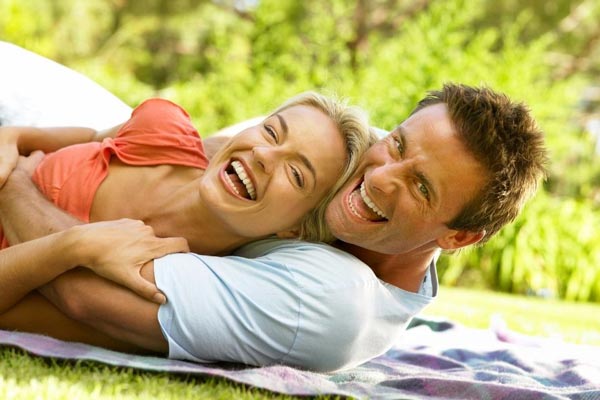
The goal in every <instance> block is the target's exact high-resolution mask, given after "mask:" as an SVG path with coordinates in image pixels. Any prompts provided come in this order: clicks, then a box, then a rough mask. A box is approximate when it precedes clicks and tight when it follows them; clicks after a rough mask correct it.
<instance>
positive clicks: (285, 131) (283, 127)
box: [275, 114, 289, 136]
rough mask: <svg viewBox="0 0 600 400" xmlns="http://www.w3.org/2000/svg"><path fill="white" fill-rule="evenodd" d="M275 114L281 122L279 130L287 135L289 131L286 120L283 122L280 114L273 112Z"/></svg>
mask: <svg viewBox="0 0 600 400" xmlns="http://www.w3.org/2000/svg"><path fill="white" fill-rule="evenodd" d="M275 116H276V117H277V119H278V120H279V123H280V124H281V130H282V131H283V133H284V134H285V135H286V136H287V135H288V133H289V130H288V125H287V122H285V119H284V118H283V117H282V116H281V115H280V114H275Z"/></svg>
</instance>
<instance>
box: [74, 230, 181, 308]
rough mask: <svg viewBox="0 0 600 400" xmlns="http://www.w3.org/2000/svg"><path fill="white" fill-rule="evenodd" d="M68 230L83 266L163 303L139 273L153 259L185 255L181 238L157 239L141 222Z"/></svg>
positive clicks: (147, 297) (154, 286)
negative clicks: (182, 253)
mask: <svg viewBox="0 0 600 400" xmlns="http://www.w3.org/2000/svg"><path fill="white" fill-rule="evenodd" d="M70 230H71V231H72V232H73V234H74V240H75V241H76V243H77V244H78V245H79V246H80V247H79V250H78V251H80V252H81V254H83V256H82V258H81V259H82V260H84V263H83V266H85V267H88V268H90V269H91V270H93V271H94V272H95V273H97V274H98V275H101V276H103V277H105V278H107V279H110V280H112V281H114V282H116V283H119V284H121V285H123V286H125V287H127V288H129V289H131V290H132V291H134V292H135V293H137V294H138V295H140V296H142V297H144V298H146V299H148V300H150V301H153V302H155V303H159V304H163V303H165V302H166V298H165V296H164V294H162V293H161V292H160V291H159V290H158V288H157V287H156V285H154V284H153V283H150V282H149V281H147V280H146V279H144V278H143V277H142V276H141V275H140V270H141V269H142V267H143V266H144V264H146V263H147V262H148V261H151V260H153V259H155V258H158V257H162V256H164V255H166V254H170V253H179V252H188V251H189V247H188V244H187V241H186V240H185V239H184V238H157V237H156V236H154V231H153V229H152V228H151V227H150V226H148V225H144V223H143V222H142V221H136V220H129V219H121V220H118V221H106V222H96V223H92V224H87V225H79V226H76V227H73V228H71V229H70Z"/></svg>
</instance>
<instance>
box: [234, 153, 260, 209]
mask: <svg viewBox="0 0 600 400" xmlns="http://www.w3.org/2000/svg"><path fill="white" fill-rule="evenodd" d="M231 166H232V167H233V169H234V171H235V173H236V174H237V176H238V177H239V178H240V181H242V183H243V184H244V186H245V187H246V191H247V192H248V195H250V199H252V200H256V189H255V188H254V185H253V184H252V181H251V180H250V178H248V174H247V173H246V170H245V169H244V166H243V165H242V163H241V162H239V161H232V162H231ZM232 187H233V188H234V190H235V192H236V193H237V194H240V193H239V192H238V190H237V189H236V188H235V186H233V184H232Z"/></svg>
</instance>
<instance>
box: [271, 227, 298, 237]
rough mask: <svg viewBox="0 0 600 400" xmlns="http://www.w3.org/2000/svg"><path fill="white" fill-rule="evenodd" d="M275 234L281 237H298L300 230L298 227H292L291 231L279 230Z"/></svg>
mask: <svg viewBox="0 0 600 400" xmlns="http://www.w3.org/2000/svg"><path fill="white" fill-rule="evenodd" d="M275 235H276V236H277V237H278V238H279V239H298V236H300V232H298V230H297V229H291V230H289V231H283V232H277V233H276V234H275Z"/></svg>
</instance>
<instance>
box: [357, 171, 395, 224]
mask: <svg viewBox="0 0 600 400" xmlns="http://www.w3.org/2000/svg"><path fill="white" fill-rule="evenodd" d="M347 201H348V208H349V209H350V212H351V213H352V214H353V215H355V216H356V217H358V218H360V219H362V220H363V221H369V222H382V221H387V220H388V218H387V216H386V215H385V214H384V212H383V211H381V209H379V207H377V206H376V205H375V203H374V202H373V200H371V198H370V197H369V195H368V194H367V190H366V189H365V181H364V180H363V181H362V182H361V183H360V185H358V186H356V188H354V190H353V191H352V192H351V193H350V194H349V195H348V198H347Z"/></svg>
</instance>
